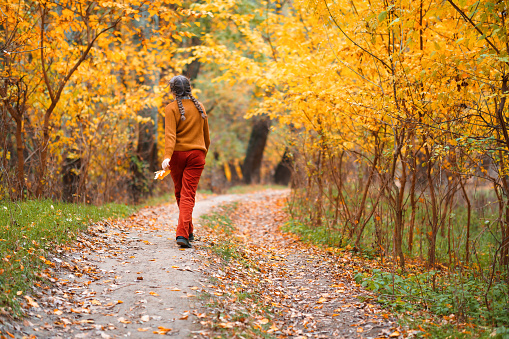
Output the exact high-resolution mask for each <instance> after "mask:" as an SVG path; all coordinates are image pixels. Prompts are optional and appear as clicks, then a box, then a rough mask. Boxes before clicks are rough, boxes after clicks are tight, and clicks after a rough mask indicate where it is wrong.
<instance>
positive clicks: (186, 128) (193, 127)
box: [164, 99, 210, 159]
mask: <svg viewBox="0 0 509 339" xmlns="http://www.w3.org/2000/svg"><path fill="white" fill-rule="evenodd" d="M200 104H201V103H200ZM182 105H183V106H184V110H185V112H186V114H185V117H186V120H181V119H180V112H179V108H178V105H177V101H176V100H175V101H173V102H171V103H170V104H168V105H167V106H166V108H165V109H164V113H165V120H164V121H165V129H164V158H165V159H171V156H172V155H173V152H174V151H190V150H202V151H205V153H206V152H208V150H209V145H210V136H209V123H208V118H207V119H203V118H202V117H201V114H200V112H199V111H198V109H197V108H196V106H195V105H194V103H193V101H192V100H190V99H182ZM202 108H203V111H204V112H205V108H204V107H203V105H202Z"/></svg>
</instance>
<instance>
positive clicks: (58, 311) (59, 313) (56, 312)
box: [53, 310, 64, 315]
mask: <svg viewBox="0 0 509 339" xmlns="http://www.w3.org/2000/svg"><path fill="white" fill-rule="evenodd" d="M53 313H54V314H56V315H62V314H63V313H64V312H62V311H61V310H54V311H53Z"/></svg>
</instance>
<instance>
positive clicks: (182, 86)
mask: <svg viewBox="0 0 509 339" xmlns="http://www.w3.org/2000/svg"><path fill="white" fill-rule="evenodd" d="M170 89H171V91H172V93H173V94H174V95H175V100H176V101H177V105H178V107H179V112H180V119H181V120H186V117H185V113H186V112H185V111H184V105H182V98H183V97H189V98H190V99H191V100H192V101H193V103H194V105H195V106H196V108H197V109H198V112H200V114H201V117H202V118H203V119H206V118H207V116H206V115H205V111H204V110H203V107H202V106H201V104H200V102H199V101H198V100H197V99H196V98H195V97H194V96H193V94H192V93H191V83H190V82H189V79H188V78H186V77H185V76H183V75H177V76H174V77H173V78H171V80H170Z"/></svg>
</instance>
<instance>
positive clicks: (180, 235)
mask: <svg viewBox="0 0 509 339" xmlns="http://www.w3.org/2000/svg"><path fill="white" fill-rule="evenodd" d="M170 89H171V93H172V94H173V97H174V99H175V100H174V101H173V102H171V103H170V104H169V105H168V106H166V108H165V109H164V112H165V125H166V126H165V131H164V139H165V147H164V161H163V163H162V167H163V169H164V170H167V169H168V168H169V169H170V171H171V173H170V174H171V178H172V179H173V184H174V185H175V198H177V205H178V207H179V221H178V226H177V234H176V237H177V244H178V245H180V247H184V248H190V247H191V244H190V241H193V240H194V235H193V208H194V202H195V196H196V189H197V188H198V182H199V181H200V176H201V173H202V171H203V167H204V166H205V155H206V154H207V152H208V150H209V145H210V137H209V124H208V119H207V114H206V113H205V108H204V107H203V105H202V104H201V103H200V102H199V101H198V100H196V98H195V97H193V95H192V93H191V84H190V82H189V79H188V78H186V77H185V76H182V75H177V76H175V77H173V78H172V79H171V80H170Z"/></svg>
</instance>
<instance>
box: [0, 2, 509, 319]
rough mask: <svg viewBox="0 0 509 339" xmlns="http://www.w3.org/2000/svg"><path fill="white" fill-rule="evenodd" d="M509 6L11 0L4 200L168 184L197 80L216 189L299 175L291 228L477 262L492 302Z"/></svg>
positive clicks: (361, 245)
mask: <svg viewBox="0 0 509 339" xmlns="http://www.w3.org/2000/svg"><path fill="white" fill-rule="evenodd" d="M507 6H508V4H507V2H505V1H494V0H487V1H474V0H446V1H430V0H414V1H408V0H401V1H385V0H383V1H382V0H374V1H347V0H335V1H332V2H327V1H321V0H312V1H286V0H280V1H256V0H243V1H233V0H205V1H199V2H191V1H183V2H181V1H175V0H155V1H146V2H144V1H139V0H137V1H129V2H123V1H85V0H77V1H39V2H32V1H23V0H22V1H14V2H13V1H5V0H4V1H2V2H0V9H1V13H0V27H1V31H2V34H1V36H0V44H1V46H2V47H1V52H0V58H1V63H2V69H1V70H2V74H1V80H0V96H1V98H2V106H1V111H0V114H1V119H0V144H1V145H2V146H1V151H0V169H1V172H0V189H1V190H0V195H1V196H2V198H3V199H13V200H18V199H32V198H39V197H49V198H53V199H62V200H66V201H76V202H85V203H94V204H100V203H104V202H108V201H122V202H133V201H134V202H137V201H141V200H142V199H143V198H144V197H145V196H147V195H149V194H151V193H153V192H159V191H158V190H165V189H168V188H167V187H164V188H162V187H161V185H157V187H156V185H155V184H154V183H153V180H152V174H153V172H154V171H155V170H158V169H159V164H160V162H161V160H162V159H161V156H162V153H161V152H162V149H163V146H164V140H163V133H162V131H163V130H164V126H163V120H164V119H162V117H163V114H164V113H163V108H164V105H165V104H166V103H168V102H169V88H168V87H167V82H168V80H169V79H170V78H171V77H172V76H174V75H176V74H185V75H187V76H188V77H189V78H190V79H191V80H192V82H193V85H194V87H195V92H196V96H197V97H198V99H199V100H201V101H202V102H203V103H204V105H205V108H206V109H207V111H208V113H209V116H210V126H211V135H212V148H211V151H210V152H209V154H208V156H207V163H208V167H207V170H206V171H207V172H206V174H205V177H204V178H203V180H202V183H201V185H202V188H204V189H210V190H212V191H214V192H220V191H221V190H223V189H224V187H225V186H227V185H228V184H229V182H235V181H237V182H241V181H244V182H246V183H255V182H260V181H261V182H278V183H283V184H287V183H289V180H290V178H291V183H290V184H291V187H292V195H291V199H290V200H289V202H288V210H289V212H290V214H291V215H292V217H293V221H292V222H294V223H300V224H304V225H307V226H308V227H311V228H312V229H314V230H315V231H316V232H321V233H319V234H322V235H323V237H324V238H327V239H328V240H329V243H333V244H334V245H336V246H349V247H350V248H353V249H354V250H357V251H360V252H363V253H367V254H369V255H372V256H374V257H377V258H379V259H380V260H381V261H384V260H393V261H394V263H395V264H397V267H399V268H401V269H405V268H406V267H408V266H409V265H410V266H411V265H414V264H415V262H416V260H421V261H425V262H426V265H427V267H428V268H429V269H430V270H431V269H433V270H446V269H447V270H449V272H451V274H453V275H454V274H459V275H463V274H465V273H464V272H465V270H467V271H468V274H467V275H468V276H475V277H476V279H478V280H479V281H482V282H483V284H484V285H483V286H485V287H486V288H485V290H484V292H483V293H484V300H483V302H484V303H486V305H488V309H489V308H490V307H489V305H490V303H491V302H492V299H490V298H493V300H495V299H497V300H499V299H500V298H505V300H506V302H507V287H505V289H504V288H503V287H502V288H500V289H498V288H499V287H497V292H496V293H498V294H496V293H495V292H493V290H494V287H495V286H501V285H500V284H502V286H503V284H505V286H507V283H509V176H508V175H509V172H508V171H509V130H508V129H509V127H508V123H509V114H508V112H509V109H508V107H507V103H506V100H507V95H508V94H509V54H508V53H509V31H508V29H509V24H508V22H507V21H508V20H509V16H508V15H509V14H508V8H507ZM433 279H434V278H433ZM434 283H435V281H434V280H433V284H434ZM494 293H495V294H494ZM501 295H502V297H501ZM501 312H504V311H503V309H502V311H501ZM493 316H494V318H495V319H496V318H497V315H493ZM498 316H500V314H498Z"/></svg>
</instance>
